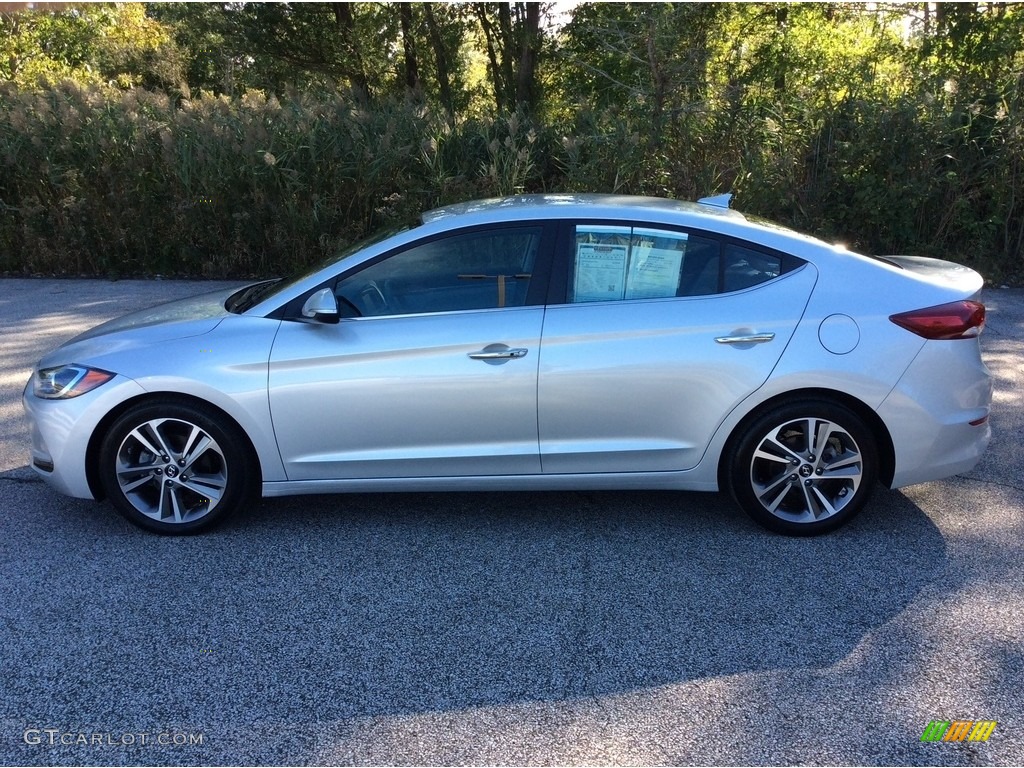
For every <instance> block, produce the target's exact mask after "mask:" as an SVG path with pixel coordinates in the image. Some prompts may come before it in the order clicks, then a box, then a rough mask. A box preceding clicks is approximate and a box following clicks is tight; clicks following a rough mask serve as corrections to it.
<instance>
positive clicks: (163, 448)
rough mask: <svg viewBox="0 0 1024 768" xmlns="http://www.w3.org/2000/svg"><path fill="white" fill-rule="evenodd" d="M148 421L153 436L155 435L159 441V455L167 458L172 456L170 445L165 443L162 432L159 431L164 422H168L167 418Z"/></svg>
mask: <svg viewBox="0 0 1024 768" xmlns="http://www.w3.org/2000/svg"><path fill="white" fill-rule="evenodd" d="M150 423H151V424H152V425H153V435H154V437H156V439H157V440H159V441H160V454H161V456H167V457H168V458H172V457H173V456H174V452H173V451H172V450H171V447H170V446H169V445H168V444H167V440H165V439H164V435H163V432H162V431H161V429H162V428H163V427H164V425H165V424H168V423H170V422H169V420H168V419H164V420H163V421H159V422H150Z"/></svg>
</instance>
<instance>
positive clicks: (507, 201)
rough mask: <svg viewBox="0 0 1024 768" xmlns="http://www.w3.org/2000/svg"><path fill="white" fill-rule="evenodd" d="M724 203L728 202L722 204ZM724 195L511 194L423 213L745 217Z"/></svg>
mask: <svg viewBox="0 0 1024 768" xmlns="http://www.w3.org/2000/svg"><path fill="white" fill-rule="evenodd" d="M723 203H725V204H723ZM725 205H727V200H726V198H725V196H719V197H717V198H705V199H704V200H702V201H700V202H697V203H691V202H687V201H683V200H669V199H667V198H661V197H640V196H637V195H610V194H590V193H575V192H573V193H560V194H538V195H514V196H512V197H495V198H489V199H486V200H471V201H468V202H465V203H456V204H454V205H446V206H444V207H442V208H435V209H434V210H432V211H427V212H425V213H424V214H423V215H422V217H421V218H422V221H423V223H424V224H432V223H434V222H437V221H440V220H442V219H452V218H461V217H474V215H476V216H479V217H482V218H491V217H494V216H502V215H505V216H508V215H509V214H511V217H512V218H531V217H538V218H551V217H570V218H571V217H573V216H585V215H591V214H603V215H607V214H608V213H609V209H615V210H616V211H617V212H618V213H619V214H626V216H625V217H626V218H629V214H642V213H644V212H647V213H653V214H657V213H661V214H664V213H676V214H680V213H682V214H691V215H692V214H703V215H713V216H726V217H728V218H731V219H734V220H735V219H739V220H744V219H745V217H744V216H743V214H741V213H739V212H738V211H733V210H731V209H729V208H727V207H725Z"/></svg>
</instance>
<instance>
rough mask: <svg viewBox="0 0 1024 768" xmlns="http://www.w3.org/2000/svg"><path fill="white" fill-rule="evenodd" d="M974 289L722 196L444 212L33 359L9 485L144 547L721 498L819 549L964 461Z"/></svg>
mask: <svg viewBox="0 0 1024 768" xmlns="http://www.w3.org/2000/svg"><path fill="white" fill-rule="evenodd" d="M981 287H982V278H981V276H980V275H978V274H977V273H976V272H974V271H973V270H970V269H968V268H966V267H963V266H960V265H957V264H953V263H950V262H945V261H938V260H934V259H926V258H916V257H910V256H887V257H876V258H871V257H866V256H862V255H858V254H855V253H851V252H849V251H847V250H845V249H844V248H842V247H838V246H833V245H829V244H827V243H824V242H822V241H820V240H816V239H814V238H811V237H808V236H805V235H801V234H799V233H796V232H793V231H791V230H788V229H785V228H782V227H779V226H777V225H773V224H771V223H768V222H763V221H758V220H755V219H752V218H747V217H745V216H743V215H741V214H740V213H737V212H736V211H733V210H730V209H729V207H728V198H727V196H720V197H716V198H708V199H705V200H702V201H700V202H698V203H682V202H677V201H671V200H662V199H653V198H632V197H618V196H605V195H544V196H520V197H514V198H505V199H498V200H484V201H477V202H471V203H465V204H461V205H456V206H451V207H447V208H442V209H439V210H435V211H431V212H429V213H427V214H425V215H424V216H423V217H422V223H421V225H420V226H418V227H416V228H412V229H407V230H404V231H399V232H389V233H385V234H383V235H381V236H378V237H376V238H372V239H370V240H368V241H365V242H363V243H360V244H358V245H357V246H356V247H353V248H351V249H350V250H349V251H348V252H346V253H344V254H342V255H340V256H339V257H337V258H336V259H333V260H331V261H330V263H327V264H325V265H322V266H320V267H318V268H317V269H315V270H313V271H311V272H309V273H307V274H305V275H302V276H300V277H298V278H295V279H292V280H275V281H267V282H261V283H257V284H254V285H251V286H248V287H246V288H244V289H242V290H236V291H232V292H227V293H223V292H222V293H213V294H209V295H206V296H202V297H199V298H194V299H187V300H184V301H179V302H174V303H170V304H166V305H163V306H161V307H158V308H156V309H153V310H148V311H145V312H140V313H136V314H132V315H128V316H126V317H123V318H120V319H117V320H113V321H111V322H109V323H105V324H104V325H101V326H99V327H97V328H94V329H93V330H91V331H88V332H87V333H85V334H82V335H81V336H79V337H77V338H76V339H73V340H72V341H70V342H68V343H67V344H64V345H63V346H61V347H59V348H58V349H56V350H54V351H53V352H51V353H50V354H48V355H46V356H45V357H44V358H43V359H42V360H41V361H40V362H39V364H38V366H37V368H36V370H35V372H34V374H33V376H32V378H31V380H30V381H29V383H28V386H27V387H26V390H25V396H24V403H25V407H26V410H27V412H28V416H29V420H30V423H31V427H32V448H31V464H32V466H33V468H34V469H35V470H36V472H38V473H39V474H40V475H41V476H42V477H43V478H45V479H46V480H47V481H48V482H49V483H50V484H51V485H52V486H53V487H54V488H55V489H56V490H58V491H60V492H62V493H66V494H70V495H72V496H76V497H80V498H97V499H98V498H107V499H109V500H110V501H111V502H112V503H113V505H114V507H115V508H116V509H117V510H118V511H119V512H121V513H122V514H123V515H124V516H125V517H127V518H128V519H129V520H131V521H132V522H134V523H136V524H138V525H140V526H142V527H144V528H147V529H149V530H151V531H156V532H158V533H172V534H173V533H195V532H198V531H202V530H205V529H207V528H209V527H210V526H211V525H213V524H215V523H217V522H218V521H220V520H222V519H223V518H224V517H226V516H227V515H229V514H232V513H234V512H237V511H239V510H240V509H244V508H245V507H246V506H247V505H248V504H250V503H251V502H252V501H253V500H254V499H255V497H257V496H259V495H260V494H262V495H263V496H283V495H291V494H305V493H333V492H345V491H375V490H380V491H384V490H386V491H442V490H443V491H459V490H510V489H515V490H531V489H532V490H555V489H584V488H585V489H631V488H632V489H640V488H662V489H677V490H691V491H717V490H720V489H722V490H728V491H729V493H731V495H732V497H733V498H734V499H735V500H736V502H737V503H738V504H739V506H740V507H741V508H742V509H744V510H745V511H746V512H747V513H748V514H749V515H750V516H751V517H752V518H753V519H754V520H756V521H757V522H758V523H760V524H762V525H764V526H766V527H768V528H770V529H772V530H775V531H779V532H782V533H788V534H817V533H823V532H826V531H829V530H832V529H834V528H836V527H837V526H839V525H842V524H843V523H845V522H846V521H848V520H849V519H850V518H851V517H852V516H853V515H855V514H856V513H857V511H858V510H860V509H861V508H862V507H863V506H864V504H865V503H866V502H867V501H868V498H869V496H870V494H871V492H872V489H873V488H874V487H875V486H876V485H877V484H878V483H879V482H881V483H883V484H885V485H886V486H889V487H891V488H897V487H901V486H905V485H909V484H912V483H920V482H925V481H929V480H936V479H939V478H943V477H947V476H949V475H953V474H957V473H960V472H965V471H967V470H969V469H971V468H972V467H973V466H974V465H975V464H976V463H977V461H978V460H979V458H980V456H981V454H982V452H983V451H984V450H985V447H986V445H987V444H988V441H989V437H990V428H989V425H988V415H989V404H990V401H991V397H992V385H991V379H990V376H989V374H988V371H987V370H986V369H985V366H984V365H983V363H982V361H981V355H980V347H979V343H978V335H979V334H980V332H981V330H982V328H983V326H984V320H985V308H984V306H983V305H982V304H981V303H979V301H978V296H979V292H980V290H981Z"/></svg>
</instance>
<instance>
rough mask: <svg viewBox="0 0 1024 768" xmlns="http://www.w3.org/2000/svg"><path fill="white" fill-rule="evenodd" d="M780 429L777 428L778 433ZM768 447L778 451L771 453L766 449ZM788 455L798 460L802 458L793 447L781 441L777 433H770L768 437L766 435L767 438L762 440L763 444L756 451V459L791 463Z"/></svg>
mask: <svg viewBox="0 0 1024 768" xmlns="http://www.w3.org/2000/svg"><path fill="white" fill-rule="evenodd" d="M778 431H779V430H776V434H778ZM766 447H770V448H774V449H775V450H776V453H769V452H768V451H766V450H765V448H766ZM780 454H783V455H780ZM786 456H788V457H790V458H792V459H796V460H797V461H799V460H800V454H799V453H797V452H796V451H794V450H793V449H791V448H790V447H789V446H787V445H785V444H783V443H781V442H779V440H778V439H777V438H776V436H775V435H768V436H767V437H765V439H764V440H762V441H761V445H760V446H759V447H758V449H757V450H756V451H755V452H754V458H755V459H767V460H769V461H781V462H785V463H786V464H789V463H790V459H789V458H786Z"/></svg>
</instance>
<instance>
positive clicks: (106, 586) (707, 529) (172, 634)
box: [0, 470, 945, 763]
mask: <svg viewBox="0 0 1024 768" xmlns="http://www.w3.org/2000/svg"><path fill="white" fill-rule="evenodd" d="M4 474H5V475H7V476H9V479H10V480H16V479H17V478H22V479H21V480H18V482H17V483H3V485H5V486H7V485H15V484H20V485H21V486H24V488H21V492H24V493H31V494H45V495H46V496H47V497H49V496H50V495H51V494H52V492H51V491H50V490H49V489H46V488H45V487H44V486H42V485H38V484H33V483H31V481H29V480H26V479H24V478H25V477H26V474H25V470H15V471H14V472H10V473H4ZM54 500H55V501H56V503H55V504H54V505H53V506H49V507H48V505H47V504H45V503H42V502H41V501H37V502H36V503H35V504H31V505H28V506H27V507H26V508H25V512H24V516H23V519H21V520H19V521H18V526H17V527H16V528H15V530H14V538H15V540H14V541H12V542H10V543H11V546H12V551H13V552H17V553H18V554H17V560H18V561H19V562H18V566H17V567H15V568H14V569H12V571H13V572H12V573H11V574H10V578H9V579H8V582H7V584H6V585H5V587H4V589H3V590H2V591H3V592H10V594H13V595H18V594H21V595H26V594H43V595H45V594H50V595H59V596H61V600H59V601H55V602H54V604H53V605H51V606H50V607H49V610H48V611H47V612H46V616H45V621H44V620H43V618H44V617H43V616H42V615H40V614H39V613H38V610H34V609H26V610H20V611H17V612H14V611H8V613H9V614H10V618H9V623H10V624H11V629H12V630H13V631H12V632H11V635H12V636H13V637H14V638H16V639H15V640H14V641H13V642H12V643H11V644H9V645H8V648H7V650H6V651H5V655H6V656H7V659H6V663H4V664H3V665H0V666H2V667H3V668H4V669H3V671H4V673H5V677H6V678H7V679H8V680H9V681H10V684H9V685H8V687H7V693H6V694H4V696H3V697H2V698H3V699H5V701H4V704H5V709H7V711H14V712H24V713H26V714H27V716H28V722H30V723H31V722H35V720H34V719H33V716H32V715H33V713H34V716H35V717H38V718H40V719H39V722H57V723H61V722H67V718H70V717H72V713H77V716H78V717H80V715H81V713H82V712H91V713H93V714H94V722H93V723H92V726H91V727H92V728H93V729H100V730H103V729H104V728H103V726H104V725H105V726H106V727H108V728H114V729H116V731H117V732H122V731H124V730H126V729H128V728H137V729H145V728H147V727H151V726H152V725H153V721H154V720H155V721H156V722H157V723H159V724H160V725H162V726H164V727H166V725H167V724H168V723H177V724H180V725H182V726H187V725H192V726H194V727H197V728H201V729H202V730H204V731H205V732H206V733H208V734H216V733H218V732H220V733H222V734H224V735H225V736H226V735H227V734H229V733H236V734H237V733H238V729H240V728H242V727H243V725H244V724H246V723H249V722H250V721H249V720H247V719H246V718H249V717H252V716H255V715H257V714H258V719H259V721H260V722H263V723H266V722H268V721H270V722H279V723H293V724H296V723H309V722H311V721H315V722H321V723H324V722H334V723H337V722H339V721H346V720H349V719H353V718H365V717H372V716H378V715H401V714H408V713H421V712H431V711H442V710H451V709H464V708H467V707H476V706H487V705H501V704H507V703H514V702H524V701H527V702H528V701H553V700H565V699H570V698H578V697H592V696H601V695H607V694H613V693H620V692H627V691H632V690H636V689H639V688H649V687H653V686H660V685H665V684H669V683H676V682H682V681H688V680H694V679H698V678H705V677H719V676H723V675H730V674H735V673H741V672H749V671H758V670H771V669H780V668H796V667H799V668H823V667H828V666H830V665H833V664H836V663H837V662H838V661H840V660H841V659H842V658H843V657H844V656H846V655H847V654H849V653H850V652H851V651H852V650H853V649H854V648H855V647H856V646H857V644H858V643H859V642H860V641H861V640H862V639H863V638H864V636H865V635H866V633H868V632H869V631H871V630H872V629H873V628H876V627H879V626H880V625H882V624H884V623H885V622H887V621H888V620H889V619H891V618H892V617H893V616H894V615H896V614H897V613H899V612H900V611H901V610H903V609H904V608H905V607H906V606H907V605H908V604H909V603H910V601H911V600H912V599H913V598H914V596H915V594H916V593H917V592H918V591H919V590H920V589H921V588H922V587H923V586H924V585H926V584H927V583H928V582H929V580H930V579H932V577H933V575H934V574H935V573H936V572H937V571H938V570H939V569H941V568H942V567H943V562H944V559H945V545H944V542H943V539H942V537H941V536H940V534H939V532H938V530H937V529H936V528H935V526H934V525H933V524H932V522H931V521H930V520H929V519H928V517H927V516H926V515H925V514H924V513H923V512H922V511H921V510H920V509H919V508H918V507H916V506H915V505H914V504H913V503H911V502H910V501H909V500H908V499H907V498H906V497H905V496H904V495H902V494H900V493H898V492H891V491H885V490H882V489H879V490H878V492H877V495H876V496H875V498H874V500H873V501H872V503H871V504H870V505H869V507H868V509H867V510H866V511H865V512H864V513H863V514H862V515H861V516H860V517H859V518H858V519H856V520H855V521H854V522H853V523H851V524H850V525H849V526H847V527H845V528H843V529H841V530H840V531H837V532H835V533H833V534H831V535H828V536H824V537H819V538H813V539H792V538H786V537H782V536H777V535H774V534H770V533H767V532H765V531H763V530H761V529H760V528H758V527H756V526H755V525H753V524H752V523H751V522H749V521H748V520H747V519H746V518H745V517H744V516H743V515H742V514H741V513H739V512H737V511H735V510H734V508H733V507H732V505H731V503H729V502H728V500H727V498H726V497H725V496H724V495H719V494H697V493H672V492H583V493H553V492H550V493H501V494H497V493H487V494H485V493H430V494H373V495H370V494H353V495H338V496H308V497H294V498H290V499H272V500H264V501H262V502H261V503H259V504H258V505H257V506H256V507H255V508H253V509H252V510H250V512H249V513H248V514H246V515H242V516H240V517H239V518H238V519H235V520H232V521H229V522H228V523H227V524H226V525H224V526H222V527H221V528H219V529H217V530H216V531H214V532H212V533H210V534H207V535H204V536H199V537H186V538H165V537H159V536H154V535H151V534H146V533H143V532H141V531H138V530H136V529H134V528H132V527H131V526H129V525H128V524H127V523H126V522H124V521H123V520H121V518H119V517H118V516H117V515H116V514H115V513H114V511H113V509H112V508H111V507H109V506H108V505H96V504H94V503H92V502H83V501H78V500H67V499H63V498H62V497H56V496H54ZM55 551H57V552H61V553H62V557H66V558H72V559H74V560H75V562H76V567H75V568H72V569H68V570H67V571H65V572H63V573H64V574H66V575H64V576H62V575H61V572H60V571H57V570H56V569H53V568H52V567H45V566H41V565H40V563H46V562H47V561H48V560H52V558H53V553H54V552H55ZM68 626H70V627H72V628H73V631H70V632H66V631H64V630H66V628H67V627H68ZM58 630H60V631H61V643H60V645H59V646H58V645H56V644H54V643H53V642H52V641H51V638H50V637H49V636H50V635H52V634H53V633H55V632H57V631H58ZM21 646H24V647H21ZM19 653H21V654H25V656H22V658H26V657H31V658H33V659H34V663H33V665H32V666H31V668H30V670H26V669H23V668H20V667H18V666H17V664H15V663H14V661H13V660H14V659H16V658H17V657H18V654H19ZM67 659H78V660H81V661H80V662H79V663H77V664H75V665H72V666H70V667H69V666H68V665H67V664H66V660H67ZM40 675H42V676H43V677H44V678H45V677H46V676H47V675H57V676H59V677H60V687H61V689H62V690H66V691H67V694H66V697H63V698H61V699H60V700H57V701H55V700H52V699H51V700H49V701H47V702H42V701H40V700H39V699H38V697H37V689H38V679H39V676H40ZM51 682H54V681H51ZM240 702H251V703H252V706H253V707H255V709H252V708H251V707H250V706H248V705H246V706H243V707H241V708H240V706H239V704H240ZM76 722H77V721H76ZM246 727H248V726H246ZM289 732H290V733H291V734H292V735H291V736H290V737H281V738H285V741H286V742H287V741H288V739H289V738H294V739H297V740H299V741H302V740H304V739H308V737H309V733H307V732H304V731H302V729H298V730H295V729H293V730H291V731H289ZM224 741H230V739H225V740H218V739H211V740H210V744H209V745H208V746H207V747H203V748H200V749H199V750H197V751H196V752H192V751H191V750H190V751H189V753H188V755H187V756H186V755H184V754H182V755H180V758H181V759H184V760H186V761H188V762H191V761H192V759H193V758H195V759H197V760H198V761H199V762H203V761H206V762H211V763H212V762H224V761H226V762H230V761H231V760H230V755H231V752H230V750H229V751H227V752H221V751H220V750H221V749H223V748H224V747H225V746H226V744H225V743H224ZM310 748H311V747H310V745H309V744H308V743H305V744H300V743H298V742H297V743H295V744H292V745H291V748H289V746H288V744H286V743H279V744H278V745H277V746H276V747H275V754H280V755H285V756H290V758H291V759H290V760H288V759H286V762H288V761H292V762H293V761H294V760H295V759H301V758H300V757H299V755H302V754H305V755H307V756H308V754H309V750H310ZM278 749H284V750H285V751H284V752H277V750H278ZM19 753H20V750H19ZM73 754H74V752H73V751H72V752H69V753H68V755H69V756H70V755H73ZM144 755H145V753H139V756H140V757H143V756H144ZM16 757H17V759H18V760H19V761H22V760H25V761H31V760H36V759H38V758H39V757H41V755H40V753H38V751H36V752H34V753H32V754H29V753H28V752H26V753H25V754H18V755H17V756H16ZM46 757H47V759H49V760H53V761H57V762H60V761H61V760H62V759H63V758H61V757H60V755H58V754H54V753H48V754H47V755H46ZM124 757H125V759H128V760H131V759H132V758H131V750H129V751H128V752H126V753H125V754H124ZM176 759H179V758H176Z"/></svg>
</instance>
